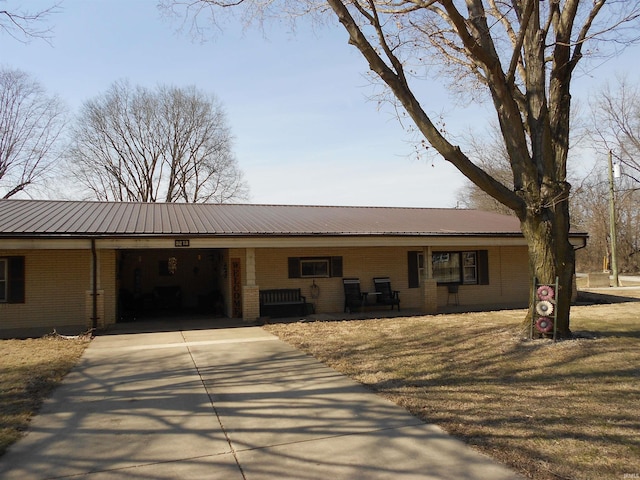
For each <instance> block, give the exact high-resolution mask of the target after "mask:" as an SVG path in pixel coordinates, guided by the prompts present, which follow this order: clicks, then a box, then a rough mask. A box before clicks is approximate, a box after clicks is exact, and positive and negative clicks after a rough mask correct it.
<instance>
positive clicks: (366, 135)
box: [0, 0, 638, 207]
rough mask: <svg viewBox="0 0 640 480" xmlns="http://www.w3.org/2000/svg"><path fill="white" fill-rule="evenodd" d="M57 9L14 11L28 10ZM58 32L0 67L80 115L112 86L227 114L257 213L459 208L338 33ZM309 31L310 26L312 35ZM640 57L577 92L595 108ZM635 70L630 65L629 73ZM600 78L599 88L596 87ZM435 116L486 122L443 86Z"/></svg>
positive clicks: (97, 22)
mask: <svg viewBox="0 0 640 480" xmlns="http://www.w3.org/2000/svg"><path fill="white" fill-rule="evenodd" d="M52 2H53V0H30V1H29V2H20V1H17V0H9V1H7V2H2V3H1V4H0V6H2V7H3V8H7V9H8V10H11V8H12V6H13V5H16V4H20V3H22V4H27V5H29V8H30V9H34V10H35V9H38V8H40V7H42V6H49V5H51V4H52ZM60 3H61V8H60V9H59V10H60V11H59V13H57V14H56V15H54V16H53V17H52V18H51V20H50V24H51V26H52V27H53V28H54V30H53V36H52V39H51V42H50V43H51V45H49V44H47V43H45V42H43V41H38V40H35V41H33V42H31V43H29V44H26V45H23V44H20V43H19V42H17V41H16V40H14V39H12V38H10V37H8V36H7V35H0V51H1V52H2V54H1V55H0V64H1V65H2V66H3V67H11V68H20V69H22V70H25V71H27V72H28V73H30V74H32V75H33V76H34V77H35V78H36V79H38V80H39V81H40V82H41V83H42V84H43V86H44V87H45V88H46V89H47V91H48V92H49V93H56V94H58V95H59V96H60V97H61V98H62V99H63V100H64V101H65V102H66V103H67V104H68V106H69V107H70V109H71V110H72V111H76V110H77V109H78V107H79V106H80V105H81V104H82V102H83V101H85V100H87V99H89V98H92V97H94V96H96V95H100V94H102V93H104V92H105V91H106V90H107V88H108V87H109V86H110V85H111V83H113V82H114V81H116V80H120V79H128V80H129V81H130V82H131V83H132V84H134V85H135V84H139V85H144V86H148V87H154V86H156V85H158V84H168V85H177V86H186V85H195V86H196V87H198V88H199V89H201V90H203V91H205V92H208V93H213V94H215V95H216V96H217V97H218V98H219V99H220V101H221V102H222V104H223V105H224V107H225V110H226V112H227V116H228V121H229V126H230V128H231V130H232V132H233V134H234V137H235V153H236V156H237V158H238V162H239V164H240V167H241V168H242V170H243V171H244V173H245V176H246V180H247V181H248V183H249V187H250V189H251V199H250V200H251V201H252V202H253V203H274V204H305V205H376V206H410V207H453V206H455V205H456V194H457V191H458V189H459V188H460V187H461V186H462V184H463V177H462V175H461V174H459V173H458V172H457V171H456V170H455V169H454V168H453V167H451V166H449V165H448V164H447V163H446V162H444V161H443V160H441V159H439V158H437V157H432V158H428V159H420V160H419V159H417V158H416V157H415V155H412V152H413V143H414V140H415V137H414V136H413V135H412V134H411V133H410V132H408V131H407V130H406V129H405V128H403V127H402V126H401V125H400V123H399V122H398V120H397V119H396V117H395V115H394V110H393V108H392V107H391V106H390V105H388V104H382V105H378V103H377V102H376V101H375V99H373V98H372V97H373V96H374V94H375V93H376V92H377V91H378V90H379V87H374V86H372V85H371V83H370V81H369V79H368V78H367V77H366V76H365V73H366V71H367V65H366V63H365V62H364V60H363V59H362V58H361V57H360V54H359V53H358V52H357V51H356V50H355V48H354V47H351V46H349V45H348V44H347V36H346V33H345V32H344V31H343V29H342V27H340V26H338V25H334V26H328V27H326V28H323V29H320V30H315V31H314V30H312V29H310V28H305V25H301V26H300V27H299V28H298V29H297V31H296V32H295V34H293V33H291V32H290V31H289V29H288V27H287V26H285V25H280V26H276V25H274V26H270V27H267V29H266V32H265V33H264V34H263V33H262V32H260V31H256V30H250V31H246V32H243V31H242V29H241V28H240V27H239V26H238V25H236V24H234V23H233V22H231V23H229V24H228V25H226V26H225V28H224V31H222V32H219V33H217V35H216V37H215V38H214V39H212V40H210V41H207V42H205V43H202V42H199V41H197V40H194V39H193V38H192V37H191V36H190V35H189V34H188V33H187V32H182V33H179V32H177V29H178V27H179V26H180V22H179V21H176V20H171V19H168V18H166V17H165V16H162V15H161V13H160V12H159V11H158V10H157V8H156V3H157V2H156V1H155V0H63V1H62V2H60ZM307 27H308V26H307ZM637 53H638V49H637V48H635V49H633V50H629V51H627V52H626V53H625V55H624V57H621V58H619V59H618V60H616V61H615V62H609V63H608V64H607V65H605V67H603V68H601V69H600V70H598V71H596V72H595V74H591V75H585V76H583V77H581V78H580V79H579V81H578V82H577V84H576V85H577V87H578V90H579V91H580V92H581V93H582V94H586V92H587V91H588V89H589V88H590V89H595V88H596V87H597V86H599V85H601V84H602V83H603V81H604V80H605V79H606V78H610V77H612V76H613V74H614V73H615V72H618V71H623V70H620V69H621V68H626V67H627V66H629V65H631V64H633V65H635V64H636V63H637V60H636V59H637V58H638V57H637ZM630 59H633V62H630ZM594 75H595V76H594ZM425 92H428V99H429V101H430V105H429V106H428V107H427V109H428V111H429V112H431V113H434V114H440V113H443V112H444V113H445V114H446V115H447V120H446V125H447V130H448V131H450V132H454V133H462V132H464V131H466V130H467V129H469V128H473V127H474V126H475V127H477V126H478V125H485V124H486V123H487V122H488V119H489V118H491V116H490V112H489V111H488V110H484V109H483V108H480V107H470V106H464V105H459V106H457V107H455V108H453V107H452V98H451V97H450V96H449V95H448V94H447V92H446V91H445V90H444V89H443V88H442V87H441V86H439V85H438V84H437V83H435V82H434V83H433V84H431V85H429V86H428V90H425Z"/></svg>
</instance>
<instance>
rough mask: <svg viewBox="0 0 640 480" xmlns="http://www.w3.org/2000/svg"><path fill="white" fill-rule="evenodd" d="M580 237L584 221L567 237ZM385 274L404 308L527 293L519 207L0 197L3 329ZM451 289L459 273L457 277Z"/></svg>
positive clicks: (338, 303) (306, 291)
mask: <svg viewBox="0 0 640 480" xmlns="http://www.w3.org/2000/svg"><path fill="white" fill-rule="evenodd" d="M572 240H573V241H574V242H575V244H576V246H582V245H584V243H585V242H586V235H585V234H575V235H573V237H572ZM375 277H388V278H389V279H390V281H391V284H392V288H393V289H394V290H398V291H399V292H400V293H399V296H400V299H401V308H402V309H407V310H414V311H419V312H422V313H436V312H437V311H438V309H439V308H441V307H443V306H445V305H446V304H447V303H448V302H450V301H452V300H451V298H450V295H449V289H450V288H451V287H450V286H457V290H458V294H457V298H456V302H459V304H460V305H462V306H464V307H468V308H477V307H478V306H488V305H491V306H495V307H500V306H512V305H516V304H521V305H524V304H526V302H527V300H528V295H529V290H528V284H529V269H528V260H527V248H526V244H525V241H524V238H523V236H522V234H521V233H520V228H519V222H518V220H517V219H516V218H514V217H509V216H503V215H498V214H494V213H487V212H481V211H474V210H459V209H425V208H373V207H320V206H284V205H241V204H239V205H209V204H160V203H113V202H77V201H40V200H1V201H0V336H2V337H5V338H6V337H12V336H29V335H39V334H42V333H46V332H50V331H52V330H53V329H54V328H55V329H56V330H57V331H58V332H61V333H62V332H64V333H73V332H80V331H84V330H87V329H88V328H91V327H92V326H95V327H97V328H98V329H103V328H107V327H108V326H109V325H112V324H114V323H117V322H121V321H134V320H135V319H138V318H144V317H149V316H153V315H163V314H167V313H187V312H188V313H192V312H199V313H201V314H202V315H207V316H210V317H211V319H212V322H215V319H216V318H221V317H231V318H241V319H244V320H245V321H248V322H249V321H254V320H255V319H256V318H258V317H260V315H261V312H260V295H259V292H260V291H262V290H274V289H300V292H301V295H303V296H305V297H306V301H307V303H308V304H309V306H308V308H307V310H306V311H305V312H304V313H310V312H311V311H314V312H315V313H334V312H342V311H343V310H344V305H345V303H344V300H345V298H344V289H343V279H344V278H357V279H359V280H360V285H361V287H362V290H363V291H367V290H368V291H373V290H374V285H373V279H374V278H375ZM453 290H455V287H454V288H453Z"/></svg>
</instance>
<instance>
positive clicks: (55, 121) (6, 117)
mask: <svg viewBox="0 0 640 480" xmlns="http://www.w3.org/2000/svg"><path fill="white" fill-rule="evenodd" d="M65 125H66V110H65V108H64V106H63V104H62V103H61V102H60V100H59V99H58V98H57V97H49V96H47V95H46V93H45V91H44V89H43V88H42V86H41V85H40V84H39V83H38V82H37V81H35V80H33V79H32V78H31V77H30V76H29V75H28V74H27V73H25V72H22V71H20V70H11V69H2V70H0V198H9V197H12V196H14V195H16V194H17V193H19V192H22V191H25V190H26V189H27V188H28V187H33V186H35V185H36V184H37V183H38V182H39V181H41V180H43V176H44V175H45V174H46V173H47V172H48V171H49V170H50V168H51V167H52V166H53V165H54V164H55V162H56V160H58V159H59V157H60V152H59V150H58V144H59V140H60V137H61V133H62V131H63V130H64V128H65Z"/></svg>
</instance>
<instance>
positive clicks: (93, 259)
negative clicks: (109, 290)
mask: <svg viewBox="0 0 640 480" xmlns="http://www.w3.org/2000/svg"><path fill="white" fill-rule="evenodd" d="M91 264H92V272H91V277H92V278H91V283H92V285H91V288H92V292H91V297H92V299H93V301H92V311H91V327H92V329H93V331H94V332H95V331H96V329H97V328H98V253H97V252H96V239H95V238H92V239H91Z"/></svg>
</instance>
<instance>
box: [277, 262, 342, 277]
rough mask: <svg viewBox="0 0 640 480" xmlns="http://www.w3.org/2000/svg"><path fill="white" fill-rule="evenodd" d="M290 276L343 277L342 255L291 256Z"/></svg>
mask: <svg viewBox="0 0 640 480" xmlns="http://www.w3.org/2000/svg"><path fill="white" fill-rule="evenodd" d="M288 262H289V278H318V277H341V276H342V257H289V259H288Z"/></svg>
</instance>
